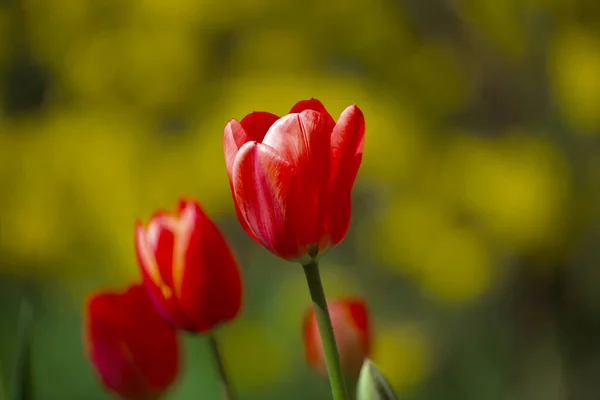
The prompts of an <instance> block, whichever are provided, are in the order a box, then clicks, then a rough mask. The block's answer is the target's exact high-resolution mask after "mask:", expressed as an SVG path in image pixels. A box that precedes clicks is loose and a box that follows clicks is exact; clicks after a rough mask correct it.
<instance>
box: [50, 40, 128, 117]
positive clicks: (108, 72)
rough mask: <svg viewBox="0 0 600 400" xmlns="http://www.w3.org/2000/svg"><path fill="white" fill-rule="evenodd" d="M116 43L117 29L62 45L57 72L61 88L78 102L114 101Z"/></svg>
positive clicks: (116, 94) (116, 59) (115, 96)
mask: <svg viewBox="0 0 600 400" xmlns="http://www.w3.org/2000/svg"><path fill="white" fill-rule="evenodd" d="M120 42H121V35H120V32H119V31H117V30H115V29H112V30H104V31H102V32H99V33H97V34H95V35H87V36H81V37H79V36H78V37H74V38H71V40H69V41H68V43H67V44H65V46H66V47H67V49H66V50H65V57H64V63H63V64H62V65H61V67H60V68H59V69H58V71H57V73H58V74H59V75H60V76H61V77H62V83H63V84H64V89H63V90H65V91H66V92H67V93H69V94H70V95H71V96H73V97H74V98H75V99H77V102H78V103H79V104H83V105H91V106H95V105H98V104H102V105H109V104H111V103H112V104H114V103H115V102H116V101H117V98H118V97H117V96H118V92H117V91H116V90H115V85H116V83H117V73H118V68H119V62H120V57H119V53H118V49H119V46H120Z"/></svg>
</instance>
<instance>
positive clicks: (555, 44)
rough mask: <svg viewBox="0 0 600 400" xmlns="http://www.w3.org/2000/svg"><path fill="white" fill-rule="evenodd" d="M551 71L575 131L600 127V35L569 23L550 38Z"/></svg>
mask: <svg viewBox="0 0 600 400" xmlns="http://www.w3.org/2000/svg"><path fill="white" fill-rule="evenodd" d="M549 50H550V61H549V65H548V68H549V75H550V79H551V83H552V86H553V89H554V92H555V96H556V99H557V101H558V104H559V106H560V109H561V111H562V114H563V116H564V118H565V119H566V121H567V123H569V124H570V125H571V126H572V127H573V128H574V132H575V133H577V134H582V135H596V134H597V132H598V129H599V128H600V113H599V112H598V110H599V109H600V37H598V35H596V34H595V33H592V32H590V31H586V30H584V29H583V28H581V27H577V26H573V25H571V26H568V27H567V28H565V29H562V30H560V31H559V32H558V34H557V35H556V37H555V38H554V40H553V41H552V42H550V49H549Z"/></svg>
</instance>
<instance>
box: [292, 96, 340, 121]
mask: <svg viewBox="0 0 600 400" xmlns="http://www.w3.org/2000/svg"><path fill="white" fill-rule="evenodd" d="M304 110H313V111H318V112H319V113H321V114H323V115H325V116H326V119H328V120H331V122H332V123H333V124H335V120H334V119H333V117H332V116H331V114H329V111H327V109H326V108H325V106H324V105H323V103H321V102H320V101H319V100H317V99H315V98H312V99H309V100H300V101H299V102H297V103H296V104H294V107H292V109H291V110H290V114H295V113H297V114H299V113H301V112H302V111H304Z"/></svg>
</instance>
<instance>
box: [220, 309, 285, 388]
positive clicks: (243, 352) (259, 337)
mask: <svg viewBox="0 0 600 400" xmlns="http://www.w3.org/2000/svg"><path fill="white" fill-rule="evenodd" d="M219 341H220V345H221V347H222V352H223V357H224V359H226V360H227V367H228V369H229V373H230V374H231V379H232V380H233V381H234V382H235V385H236V388H237V389H238V390H241V391H244V392H255V393H260V392H263V391H265V390H266V389H267V388H270V387H272V386H273V385H274V384H276V383H278V382H282V381H283V380H285V379H286V378H287V377H288V376H289V374H290V371H291V368H292V365H291V361H292V357H293V355H292V351H293V350H294V348H293V347H291V346H289V341H288V340H286V339H282V336H280V335H274V334H273V333H272V331H271V330H270V329H265V327H264V325H263V324H262V323H259V322H251V321H245V320H240V321H239V322H236V323H234V324H232V325H231V326H229V327H227V329H223V330H220V331H219ZM249 344H251V345H249Z"/></svg>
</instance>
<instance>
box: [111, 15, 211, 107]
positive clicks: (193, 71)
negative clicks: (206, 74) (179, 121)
mask: <svg viewBox="0 0 600 400" xmlns="http://www.w3.org/2000/svg"><path fill="white" fill-rule="evenodd" d="M122 40H123V42H122V44H121V45H122V53H121V54H120V55H119V57H120V64H119V65H120V71H119V79H120V86H121V87H122V89H123V90H124V92H125V95H126V97H127V98H129V99H131V100H133V101H134V102H135V104H137V105H139V106H141V107H142V108H143V109H145V110H148V111H155V110H156V109H159V110H162V109H163V108H168V109H169V110H171V109H173V110H179V109H181V108H186V107H187V106H188V105H189V103H190V102H191V100H192V98H193V96H195V95H197V92H198V89H199V86H198V85H199V83H200V79H201V77H202V76H203V67H204V61H205V60H204V58H203V54H204V52H203V46H202V44H203V41H202V40H197V39H195V38H194V36H193V35H191V34H190V33H187V32H184V33H182V32H179V31H177V30H174V29H171V28H168V27H157V26H154V25H148V26H145V25H132V26H129V27H127V28H126V29H125V30H124V31H123V37H122Z"/></svg>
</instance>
